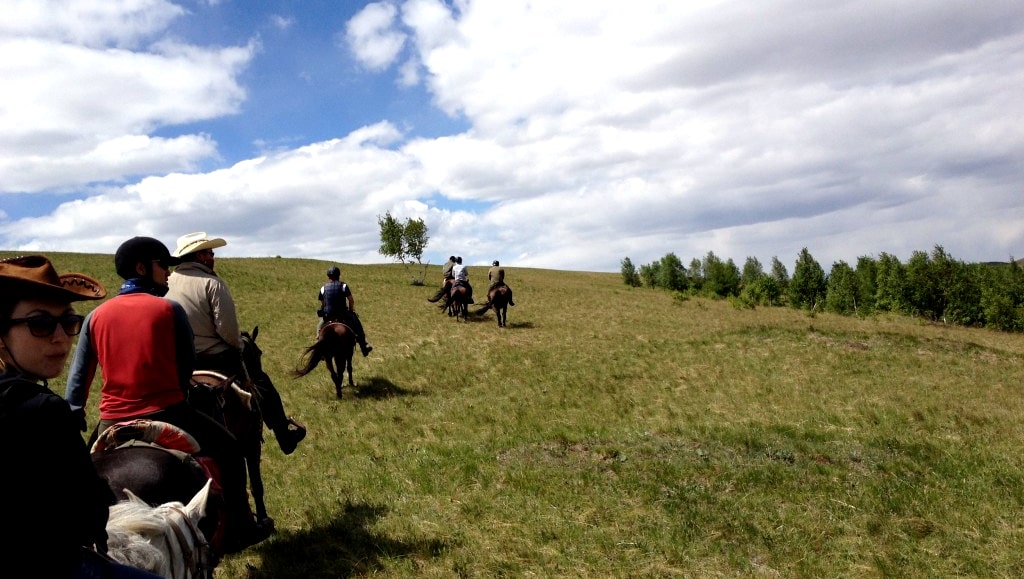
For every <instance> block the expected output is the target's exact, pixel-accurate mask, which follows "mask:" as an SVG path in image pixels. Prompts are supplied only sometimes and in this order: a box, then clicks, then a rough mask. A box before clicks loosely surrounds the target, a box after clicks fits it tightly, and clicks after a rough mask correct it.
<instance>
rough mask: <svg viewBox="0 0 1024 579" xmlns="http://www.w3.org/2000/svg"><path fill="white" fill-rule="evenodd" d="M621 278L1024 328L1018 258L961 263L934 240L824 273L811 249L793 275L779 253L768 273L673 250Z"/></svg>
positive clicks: (782, 301) (754, 299)
mask: <svg viewBox="0 0 1024 579" xmlns="http://www.w3.org/2000/svg"><path fill="white" fill-rule="evenodd" d="M622 279H623V281H624V282H625V283H626V285H629V286H632V287H640V286H647V287H650V288H661V289H666V290H670V291H674V292H679V293H680V294H682V295H693V296H706V297H714V298H726V299H729V300H731V301H733V303H735V304H736V305H737V306H740V307H755V306H787V305H788V306H790V307H794V308H801V309H806V310H810V311H828V312H834V313H838V314H843V315H871V314H873V313H875V312H894V313H900V314H906V315H911V316H919V317H923V318H926V319H929V320H932V321H941V322H943V323H948V324H957V325H963V326H975V327H987V328H993V329H997V330H1004V331H1018V332H1019V331H1024V270H1022V268H1021V266H1020V264H1019V263H1017V262H1016V261H1014V260H1013V259H1011V260H1010V262H1009V263H1006V264H1003V263H964V262H963V261H960V260H957V259H954V258H952V257H951V256H950V255H949V254H948V253H946V251H945V250H944V249H943V248H942V247H941V246H938V245H936V246H935V248H934V249H933V250H932V252H931V253H927V252H924V251H915V252H914V253H913V254H912V255H911V256H910V259H909V260H907V262H906V263H902V262H901V261H900V260H899V259H897V258H896V257H895V256H893V255H889V254H887V253H882V254H880V255H879V256H878V258H873V257H867V256H864V257H860V258H858V259H857V263H856V265H855V266H851V265H850V264H848V263H846V262H845V261H837V262H835V263H833V264H832V269H831V270H830V271H829V273H828V274H826V273H825V271H824V269H822V267H821V265H819V264H818V262H817V261H816V260H815V259H814V257H813V256H812V255H811V253H810V252H809V251H807V248H806V247H805V248H804V249H802V250H801V251H800V254H799V255H798V256H797V259H796V263H795V264H794V267H793V275H792V276H790V275H789V272H788V271H787V270H786V266H785V265H783V264H782V262H781V261H779V259H778V258H777V257H773V258H772V262H771V264H770V266H769V268H768V270H765V268H764V266H763V265H762V264H761V263H760V262H759V261H758V260H757V258H754V257H748V258H747V260H746V262H744V264H743V269H742V270H741V269H740V268H739V267H737V266H736V264H735V263H734V262H733V261H732V259H727V260H725V261H723V260H722V259H721V258H719V257H718V256H716V255H715V254H714V253H713V252H708V253H707V255H705V256H704V259H697V258H694V259H693V260H691V261H690V264H689V267H686V266H684V265H683V262H682V261H681V260H680V259H679V258H678V257H677V256H676V255H675V254H674V253H669V254H667V255H665V256H664V257H662V258H661V260H659V261H656V262H654V263H649V264H646V265H641V266H640V267H639V268H637V267H636V266H634V264H633V262H632V261H631V260H630V259H629V258H628V257H627V258H625V259H623V260H622Z"/></svg>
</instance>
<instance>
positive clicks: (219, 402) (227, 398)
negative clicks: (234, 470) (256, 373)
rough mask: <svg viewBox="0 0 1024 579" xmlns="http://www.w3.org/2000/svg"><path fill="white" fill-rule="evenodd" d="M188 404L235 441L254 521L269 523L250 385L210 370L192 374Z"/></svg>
mask: <svg viewBox="0 0 1024 579" xmlns="http://www.w3.org/2000/svg"><path fill="white" fill-rule="evenodd" d="M189 404H191V405H192V406H193V407H195V408H196V410H199V411H200V412H203V413H204V414H207V415H208V416H210V417H212V418H213V419H215V420H217V421H218V422H220V423H221V424H223V425H224V427H225V428H227V429H228V431H229V432H230V433H231V434H233V435H234V436H235V439H237V440H238V447H239V449H240V450H241V451H242V456H243V458H245V469H246V471H247V472H248V474H249V477H248V478H249V490H250V491H251V494H252V500H253V503H254V504H255V507H256V509H255V515H256V519H257V520H261V521H263V520H266V521H272V520H273V519H271V518H270V516H269V515H268V514H267V505H266V502H265V501H264V498H263V497H264V494H265V491H264V487H263V468H262V461H263V418H262V416H261V415H260V407H259V404H258V402H257V398H256V393H255V391H254V389H253V387H252V384H249V383H247V382H245V381H243V380H239V379H236V378H235V377H233V376H225V375H223V374H220V373H217V372H213V371H211V370H196V371H195V372H193V373H192V383H191V387H190V392H189Z"/></svg>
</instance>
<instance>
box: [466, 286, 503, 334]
mask: <svg viewBox="0 0 1024 579" xmlns="http://www.w3.org/2000/svg"><path fill="white" fill-rule="evenodd" d="M510 301H512V290H510V289H508V286H507V285H500V286H498V287H496V288H494V289H492V290H491V291H489V292H487V303H485V304H484V305H483V306H481V307H480V308H479V309H478V310H476V311H475V312H473V313H474V314H475V315H478V316H481V315H483V314H484V313H485V312H487V310H489V309H491V308H494V314H495V315H496V316H497V317H498V327H499V328H504V327H505V321H506V320H507V319H508V304H509V302H510Z"/></svg>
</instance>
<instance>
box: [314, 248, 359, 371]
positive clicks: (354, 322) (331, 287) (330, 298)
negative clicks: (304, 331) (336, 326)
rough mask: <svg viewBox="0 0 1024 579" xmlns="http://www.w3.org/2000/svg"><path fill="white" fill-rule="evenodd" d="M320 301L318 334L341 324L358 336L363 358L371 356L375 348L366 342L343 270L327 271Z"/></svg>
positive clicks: (333, 269) (357, 340)
mask: <svg viewBox="0 0 1024 579" xmlns="http://www.w3.org/2000/svg"><path fill="white" fill-rule="evenodd" d="M317 299H319V300H320V310H319V311H317V315H318V316H320V324H319V325H318V326H317V329H316V330H317V334H318V335H319V334H320V330H321V329H322V328H323V327H324V326H325V325H327V324H329V323H332V322H340V323H342V324H345V325H346V326H348V327H350V328H352V331H353V332H354V333H355V335H356V342H358V343H359V349H360V350H361V351H362V352H363V356H369V355H370V352H372V351H373V346H371V345H370V344H368V343H367V342H366V333H365V332H364V331H363V323H362V322H360V321H359V316H357V315H356V312H355V299H354V298H353V297H352V290H351V289H350V288H349V287H348V284H347V283H345V282H343V281H341V270H340V269H338V268H337V267H334V266H331V267H329V268H328V269H327V283H325V284H324V285H323V287H321V288H320V294H319V295H318V296H317Z"/></svg>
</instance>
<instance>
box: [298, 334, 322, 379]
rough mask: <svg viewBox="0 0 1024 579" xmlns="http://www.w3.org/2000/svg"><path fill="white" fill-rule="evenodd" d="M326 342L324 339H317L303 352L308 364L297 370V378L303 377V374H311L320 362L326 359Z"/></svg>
mask: <svg viewBox="0 0 1024 579" xmlns="http://www.w3.org/2000/svg"><path fill="white" fill-rule="evenodd" d="M324 343H325V342H324V340H317V342H316V343H315V344H313V345H312V346H310V347H308V348H306V351H305V352H303V354H302V357H303V359H304V360H306V365H305V366H303V367H301V368H298V369H296V370H295V376H296V377H297V378H301V377H302V376H305V375H306V374H309V373H310V372H312V371H313V369H314V368H316V367H317V365H318V364H320V362H323V361H324V352H323V350H324V348H323V344H324Z"/></svg>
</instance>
